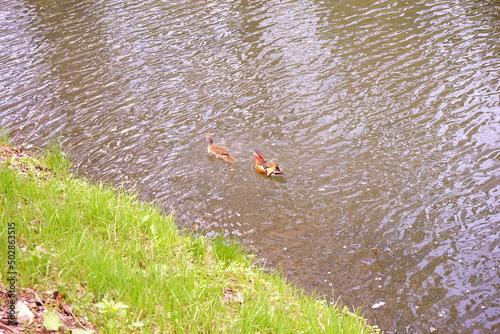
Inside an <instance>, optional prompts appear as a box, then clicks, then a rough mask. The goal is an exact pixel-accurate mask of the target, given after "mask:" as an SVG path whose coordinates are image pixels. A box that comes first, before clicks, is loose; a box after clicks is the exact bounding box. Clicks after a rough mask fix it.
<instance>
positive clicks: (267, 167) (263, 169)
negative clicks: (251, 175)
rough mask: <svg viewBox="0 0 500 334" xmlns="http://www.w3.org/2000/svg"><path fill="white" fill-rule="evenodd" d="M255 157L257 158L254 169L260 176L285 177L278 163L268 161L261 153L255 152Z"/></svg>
mask: <svg viewBox="0 0 500 334" xmlns="http://www.w3.org/2000/svg"><path fill="white" fill-rule="evenodd" d="M253 157H254V158H255V163H254V167H255V170H256V171H257V172H259V173H260V174H266V176H271V175H275V176H283V175H285V174H283V172H282V171H281V169H280V166H279V165H278V164H277V163H274V162H271V161H266V159H264V157H263V156H262V154H260V153H259V152H253Z"/></svg>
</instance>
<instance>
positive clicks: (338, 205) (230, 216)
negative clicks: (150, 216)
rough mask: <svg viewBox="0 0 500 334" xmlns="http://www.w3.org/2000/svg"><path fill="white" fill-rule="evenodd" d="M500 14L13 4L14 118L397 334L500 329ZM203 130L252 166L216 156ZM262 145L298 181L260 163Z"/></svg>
mask: <svg viewBox="0 0 500 334" xmlns="http://www.w3.org/2000/svg"><path fill="white" fill-rule="evenodd" d="M499 13H500V5H499V4H498V3H497V2H495V1H483V0H482V1H479V0H478V1H433V0H421V1H416V2H405V1H399V2H398V1H393V0H381V1H358V2H356V3H355V4H354V3H352V1H335V2H330V1H302V0H299V1H278V0H270V1H237V2H233V1H213V2H198V1H196V2H195V1H192V2H190V1H179V0H177V1H169V2H164V1H140V2H135V3H132V2H127V3H126V4H124V3H122V2H117V1H106V2H95V1H65V2H61V1H53V2H50V1H49V2H47V1H45V2H40V1H20V0H17V1H16V0H8V1H5V2H3V3H2V4H0V22H1V23H0V43H1V45H2V48H1V49H0V65H1V66H0V87H1V88H0V89H1V95H0V119H1V126H3V127H8V128H9V129H11V134H12V136H13V137H14V138H15V141H16V143H24V144H33V145H42V144H43V143H46V142H47V141H50V140H60V141H61V142H62V144H63V146H64V147H65V149H66V150H67V151H69V152H70V153H71V155H72V156H73V158H74V161H75V165H76V168H77V170H78V172H79V173H81V174H84V175H87V176H88V177H91V178H93V179H95V180H100V181H106V182H107V181H112V182H114V183H117V184H124V185H126V186H127V187H133V188H136V189H139V190H140V192H141V194H142V196H143V197H144V198H145V199H148V200H152V201H155V202H156V203H158V204H159V205H160V206H161V207H162V208H163V209H164V210H165V211H166V212H170V211H172V210H174V211H175V216H176V221H177V223H178V224H179V225H183V226H187V227H189V226H191V225H192V224H194V223H196V224H198V226H200V229H201V230H202V231H204V232H205V233H208V234H212V233H224V234H226V235H228V236H235V237H237V238H239V239H240V240H242V241H243V242H244V243H245V244H246V245H247V246H248V248H250V250H251V251H253V252H255V253H256V254H257V255H258V257H259V258H260V259H262V260H263V261H265V263H266V264H265V265H266V266H267V267H269V268H282V269H283V271H284V273H285V274H286V275H287V276H288V278H289V279H290V280H294V281H296V282H297V283H298V284H300V285H301V286H302V287H304V288H305V289H307V290H309V291H312V290H317V291H318V292H320V293H323V294H325V295H326V296H327V297H328V298H331V299H332V300H336V299H337V298H339V297H340V299H341V301H342V302H343V303H345V304H346V305H350V306H353V307H357V308H358V307H361V308H362V310H363V314H364V315H365V316H366V317H367V318H368V319H370V321H371V322H372V323H374V324H378V325H379V326H380V327H381V328H382V329H383V330H385V331H386V332H387V333H430V332H433V331H436V330H437V331H438V332H440V333H441V332H442V333H493V332H495V331H500V324H499V321H498V318H499V317H500V293H499V288H500V281H499V263H498V261H499V255H500V246H499V243H500V241H499V240H500V238H499V237H500V229H499V224H498V223H499V221H500V204H499V203H500V167H499V162H500V15H499ZM207 132H213V133H214V134H215V138H216V141H217V142H219V143H222V144H224V145H226V146H228V147H229V148H230V149H231V151H232V152H233V154H234V155H235V156H236V157H237V158H238V161H237V162H236V163H234V164H231V165H229V164H225V163H223V162H220V161H216V160H214V159H213V158H211V157H209V156H208V155H207V154H206V142H205V139H204V135H205V133H207ZM254 150H258V151H260V152H262V154H264V156H266V157H268V158H269V159H271V160H273V161H275V162H278V163H280V165H281V166H282V168H283V170H284V172H285V173H286V182H280V180H276V179H270V178H265V177H262V176H260V175H258V174H256V173H255V172H254V171H253V169H252V166H251V165H252V160H253V159H252V157H251V154H252V152H253V151H254ZM332 290H333V293H332ZM382 304H383V305H382ZM374 305H375V306H379V307H377V308H372V306H374Z"/></svg>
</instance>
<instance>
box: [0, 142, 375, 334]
mask: <svg viewBox="0 0 500 334" xmlns="http://www.w3.org/2000/svg"><path fill="white" fill-rule="evenodd" d="M0 147H3V148H2V149H1V150H0V218H1V225H0V263H1V264H2V265H1V280H2V282H3V283H4V285H5V286H9V282H7V277H8V272H9V269H8V267H7V261H8V258H7V249H8V233H9V232H10V231H11V230H12V229H10V230H9V229H8V226H9V223H11V224H12V223H14V224H13V225H12V226H15V230H14V232H15V236H16V239H15V245H16V254H17V259H16V263H15V265H16V270H17V272H18V275H17V278H18V280H17V282H16V289H17V292H18V293H22V292H23V291H26V290H24V288H29V289H32V291H38V293H39V294H44V293H48V292H46V291H51V292H50V293H51V295H52V296H54V292H55V291H57V294H56V296H57V297H56V298H53V297H52V298H53V299H54V300H55V302H54V303H52V304H50V305H51V306H50V305H49V306H47V307H48V309H49V310H51V311H53V312H52V313H56V314H61V312H63V311H66V313H70V314H72V315H74V316H75V317H76V318H77V319H85V320H86V321H87V320H88V323H91V324H93V325H94V326H95V327H93V328H98V329H99V331H101V332H102V333H141V332H142V333H372V332H375V329H373V328H372V327H369V326H368V325H367V324H366V322H365V320H364V319H362V318H360V317H358V316H357V315H355V314H353V313H351V312H349V311H348V310H347V309H346V308H340V307H336V306H335V305H328V304H327V303H326V302H325V301H323V300H320V299H315V298H313V297H310V296H306V295H304V294H302V293H301V292H300V291H299V290H297V289H296V288H295V287H294V286H293V285H290V284H287V283H285V281H284V279H283V278H282V277H280V276H279V275H273V274H268V273H265V272H264V271H262V270H260V269H259V268H256V267H254V266H252V263H251V260H250V259H249V256H248V255H246V254H245V253H244V252H242V251H241V249H240V247H238V246H237V245H235V244H231V243H228V242H226V241H224V240H207V239H206V238H205V237H202V236H194V235H190V234H189V233H179V231H178V229H177V228H176V226H175V224H174V222H173V220H172V217H166V216H164V215H162V214H161V212H160V211H159V210H158V209H157V208H156V207H154V206H153V205H150V204H145V203H141V202H140V201H139V200H138V198H137V196H136V195H134V194H131V193H127V192H125V191H117V190H115V189H113V188H112V187H110V186H105V185H102V184H90V183H89V182H88V181H86V180H83V179H78V178H76V177H74V176H73V175H72V174H71V172H70V167H69V162H68V159H67V158H66V157H65V156H64V155H63V154H62V153H61V152H59V151H58V150H57V149H49V150H48V151H46V152H45V153H44V155H43V156H39V157H34V156H32V155H26V154H25V153H24V152H22V151H21V150H17V153H16V150H13V148H12V147H11V146H9V145H8V143H6V142H5V140H3V143H0ZM2 152H3V153H2ZM35 295H36V293H35ZM57 300H59V304H58V303H57ZM62 301H64V305H66V306H65V307H66V308H68V307H70V310H69V311H68V310H64V308H65V307H63V306H61V305H63V304H62ZM5 303H6V302H5ZM5 306H6V305H5V304H4V307H5ZM50 308H52V309H50ZM61 309H62V311H61ZM77 323H79V324H80V326H79V327H80V329H84V328H85V327H86V328H87V329H89V326H85V324H84V323H83V320H82V321H77ZM24 326H25V327H28V328H29V326H28V325H26V324H25V325H24ZM32 330H33V331H36V330H35V329H32ZM90 332H91V331H89V332H88V333H90Z"/></svg>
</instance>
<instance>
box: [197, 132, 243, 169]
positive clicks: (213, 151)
mask: <svg viewBox="0 0 500 334" xmlns="http://www.w3.org/2000/svg"><path fill="white" fill-rule="evenodd" d="M205 138H207V141H208V147H207V151H208V154H210V155H211V156H213V157H215V158H217V159H222V160H224V161H225V162H235V161H236V158H235V157H233V156H232V155H231V153H229V151H228V149H227V148H225V147H224V146H220V145H215V144H214V135H213V134H211V133H207V134H206V135H205Z"/></svg>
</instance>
